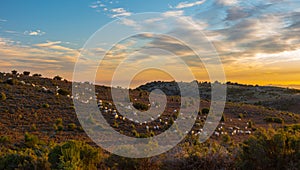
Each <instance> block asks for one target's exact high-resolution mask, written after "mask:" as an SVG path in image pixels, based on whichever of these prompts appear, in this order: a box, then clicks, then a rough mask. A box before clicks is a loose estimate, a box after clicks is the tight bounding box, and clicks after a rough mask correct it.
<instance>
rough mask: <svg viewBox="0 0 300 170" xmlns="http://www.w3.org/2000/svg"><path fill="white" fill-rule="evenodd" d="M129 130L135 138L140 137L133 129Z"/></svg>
mask: <svg viewBox="0 0 300 170" xmlns="http://www.w3.org/2000/svg"><path fill="white" fill-rule="evenodd" d="M131 132H132V135H133V136H135V137H136V138H139V137H140V134H139V133H138V132H137V131H136V130H135V129H134V130H132V131H131Z"/></svg>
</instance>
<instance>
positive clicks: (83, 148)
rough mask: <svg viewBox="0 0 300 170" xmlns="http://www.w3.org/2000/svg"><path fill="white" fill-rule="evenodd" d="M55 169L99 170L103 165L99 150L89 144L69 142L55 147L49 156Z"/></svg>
mask: <svg viewBox="0 0 300 170" xmlns="http://www.w3.org/2000/svg"><path fill="white" fill-rule="evenodd" d="M48 157H49V158H48V160H49V162H50V163H51V165H52V166H51V168H53V169H87V170H90V169H91V170H93V169H97V164H99V163H101V162H100V161H101V155H100V152H99V150H97V149H95V148H93V147H91V146H90V145H88V144H85V143H82V142H77V141H68V142H66V143H64V144H63V145H57V146H55V147H54V148H53V149H52V150H51V151H50V153H49V155H48Z"/></svg>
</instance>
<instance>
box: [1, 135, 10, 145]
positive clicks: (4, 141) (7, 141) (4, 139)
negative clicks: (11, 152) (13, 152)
mask: <svg viewBox="0 0 300 170" xmlns="http://www.w3.org/2000/svg"><path fill="white" fill-rule="evenodd" d="M10 141H11V139H10V137H9V136H1V137H0V143H1V144H7V143H9V142H10Z"/></svg>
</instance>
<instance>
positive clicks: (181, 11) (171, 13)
mask: <svg viewBox="0 0 300 170" xmlns="http://www.w3.org/2000/svg"><path fill="white" fill-rule="evenodd" d="M183 14H184V11H183V10H178V11H167V12H165V13H163V16H165V17H172V16H182V15H183Z"/></svg>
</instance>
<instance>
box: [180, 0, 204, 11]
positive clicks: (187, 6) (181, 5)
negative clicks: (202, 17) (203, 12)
mask: <svg viewBox="0 0 300 170" xmlns="http://www.w3.org/2000/svg"><path fill="white" fill-rule="evenodd" d="M205 1H206V0H202V1H195V2H192V3H189V2H187V1H186V2H181V3H179V4H178V5H177V6H176V7H175V8H176V9H182V8H190V7H193V6H196V5H201V4H203V3H204V2H205Z"/></svg>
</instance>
